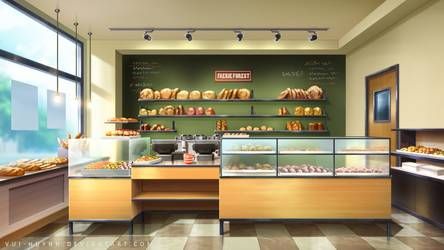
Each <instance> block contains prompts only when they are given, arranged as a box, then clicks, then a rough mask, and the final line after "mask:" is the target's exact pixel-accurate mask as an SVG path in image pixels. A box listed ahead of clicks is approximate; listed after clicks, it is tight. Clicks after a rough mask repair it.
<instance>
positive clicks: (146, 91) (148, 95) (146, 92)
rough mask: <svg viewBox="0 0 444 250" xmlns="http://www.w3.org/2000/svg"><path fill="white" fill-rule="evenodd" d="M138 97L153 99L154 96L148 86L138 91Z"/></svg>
mask: <svg viewBox="0 0 444 250" xmlns="http://www.w3.org/2000/svg"><path fill="white" fill-rule="evenodd" d="M139 98H140V99H153V98H154V92H153V90H152V89H150V88H146V89H143V90H142V91H140V93H139Z"/></svg>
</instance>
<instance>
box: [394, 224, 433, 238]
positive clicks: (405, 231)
mask: <svg viewBox="0 0 444 250" xmlns="http://www.w3.org/2000/svg"><path fill="white" fill-rule="evenodd" d="M400 226H401V227H402V229H401V231H399V232H397V233H396V234H395V235H393V236H400V237H423V236H425V235H424V234H422V233H420V232H418V230H416V229H414V228H413V227H410V226H409V225H408V224H400Z"/></svg>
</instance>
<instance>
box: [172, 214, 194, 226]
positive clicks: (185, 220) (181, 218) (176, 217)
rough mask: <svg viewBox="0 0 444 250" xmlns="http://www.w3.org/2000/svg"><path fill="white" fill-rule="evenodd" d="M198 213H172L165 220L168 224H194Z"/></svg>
mask: <svg viewBox="0 0 444 250" xmlns="http://www.w3.org/2000/svg"><path fill="white" fill-rule="evenodd" d="M196 217H197V214H172V215H171V216H170V217H168V219H167V220H166V221H165V223H166V224H193V223H194V222H195V221H196Z"/></svg>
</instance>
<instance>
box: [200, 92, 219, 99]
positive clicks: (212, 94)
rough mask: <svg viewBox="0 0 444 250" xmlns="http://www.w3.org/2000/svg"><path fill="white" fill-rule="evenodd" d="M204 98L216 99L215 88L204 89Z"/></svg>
mask: <svg viewBox="0 0 444 250" xmlns="http://www.w3.org/2000/svg"><path fill="white" fill-rule="evenodd" d="M202 99H205V100H212V99H216V92H214V91H213V90H207V91H204V92H203V93H202Z"/></svg>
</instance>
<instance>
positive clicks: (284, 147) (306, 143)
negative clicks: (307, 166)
mask: <svg viewBox="0 0 444 250" xmlns="http://www.w3.org/2000/svg"><path fill="white" fill-rule="evenodd" d="M278 148H279V154H281V155H282V154H302V155H306V154H333V139H317V138H304V139H302V138H301V139H278Z"/></svg>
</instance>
